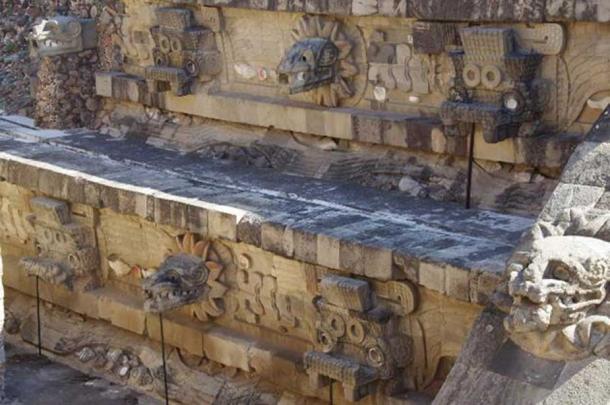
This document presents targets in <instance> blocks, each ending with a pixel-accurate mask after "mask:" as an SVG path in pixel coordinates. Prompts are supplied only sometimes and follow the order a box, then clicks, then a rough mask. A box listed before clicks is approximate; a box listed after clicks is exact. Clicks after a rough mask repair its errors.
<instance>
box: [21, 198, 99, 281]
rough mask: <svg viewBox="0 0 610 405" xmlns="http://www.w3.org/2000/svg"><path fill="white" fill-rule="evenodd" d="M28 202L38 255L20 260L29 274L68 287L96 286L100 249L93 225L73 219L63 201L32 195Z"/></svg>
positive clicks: (33, 237) (32, 236)
mask: <svg viewBox="0 0 610 405" xmlns="http://www.w3.org/2000/svg"><path fill="white" fill-rule="evenodd" d="M30 206H31V208H32V215H31V216H30V217H29V218H28V219H29V220H30V222H31V223H32V230H33V233H32V235H30V236H31V239H32V240H33V241H34V245H35V247H36V249H37V251H38V255H37V256H33V257H24V258H22V259H21V261H20V264H21V266H22V267H23V269H24V270H25V271H26V272H27V274H28V276H32V277H39V278H40V279H42V280H44V281H46V282H48V283H52V284H60V285H63V286H65V287H67V288H69V289H79V290H89V289H92V288H95V287H97V286H99V282H100V277H99V253H98V250H97V241H96V237H95V231H94V228H93V226H92V225H89V224H84V223H80V222H76V221H75V220H74V219H73V217H72V212H71V211H70V207H69V206H68V204H67V203H65V202H63V201H58V200H54V199H52V198H47V197H35V198H32V199H31V200H30Z"/></svg>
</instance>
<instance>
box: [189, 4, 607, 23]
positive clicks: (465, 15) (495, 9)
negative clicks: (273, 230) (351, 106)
mask: <svg viewBox="0 0 610 405" xmlns="http://www.w3.org/2000/svg"><path fill="white" fill-rule="evenodd" d="M200 2H201V3H202V4H204V5H206V6H215V7H237V8H247V9H253V10H270V11H287V12H298V13H319V14H331V15H337V16H350V15H353V16H387V17H407V18H420V19H429V20H447V21H523V22H542V21H598V22H606V21H608V20H609V19H610V12H609V10H610V7H609V6H608V5H607V4H606V0H451V1H447V0H262V1H261V0H200Z"/></svg>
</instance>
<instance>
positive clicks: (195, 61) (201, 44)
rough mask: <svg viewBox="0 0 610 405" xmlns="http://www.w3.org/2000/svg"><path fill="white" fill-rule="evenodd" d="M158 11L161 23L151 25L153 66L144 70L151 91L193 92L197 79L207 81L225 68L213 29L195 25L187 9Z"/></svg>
mask: <svg viewBox="0 0 610 405" xmlns="http://www.w3.org/2000/svg"><path fill="white" fill-rule="evenodd" d="M156 14H157V20H158V22H159V25H158V26H156V27H153V28H152V29H151V34H152V37H153V40H154V42H155V48H154V49H153V59H154V66H149V67H147V68H146V70H145V78H146V81H147V83H148V87H149V91H150V92H152V93H158V92H163V91H167V90H171V91H172V92H173V93H174V94H175V95H177V96H184V95H187V94H191V93H192V90H193V89H192V86H193V85H194V84H195V83H196V82H208V81H210V80H212V79H213V78H214V76H216V75H217V74H219V73H220V71H221V70H222V60H221V56H220V52H218V50H217V48H216V40H215V37H214V32H212V31H211V30H209V29H207V28H205V27H201V26H197V25H195V21H194V18H193V13H192V11H191V10H188V9H181V8H160V9H157V10H156Z"/></svg>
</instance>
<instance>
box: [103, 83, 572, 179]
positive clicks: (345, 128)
mask: <svg viewBox="0 0 610 405" xmlns="http://www.w3.org/2000/svg"><path fill="white" fill-rule="evenodd" d="M96 83H97V85H96V89H97V94H98V95H99V96H101V97H110V98H113V99H117V100H122V101H128V102H139V103H143V104H145V105H150V106H155V107H162V108H164V109H168V110H170V111H174V112H179V113H183V114H189V115H194V116H200V117H205V118H211V119H215V120H219V121H226V122H234V123H239V124H247V125H254V126H257V127H263V128H268V127H273V128H277V129H282V130H286V131H294V132H301V133H305V134H312V135H319V136H328V137H331V138H335V139H345V140H349V141H354V142H362V143H367V144H374V145H384V146H391V147H398V148H404V149H409V150H414V151H421V152H425V153H435V154H441V155H452V156H459V157H462V158H466V157H467V155H468V138H467V137H462V136H448V135H447V134H445V133H444V128H443V125H442V122H441V121H440V120H439V119H438V118H434V117H419V116H415V115H406V114H400V113H394V112H387V111H368V110H361V109H354V108H332V109H328V108H323V107H319V106H314V105H310V104H306V103H300V102H295V101H287V100H283V99H276V98H271V97H261V96H253V95H250V94H244V93H233V92H215V93H213V94H197V95H189V96H183V97H173V96H172V95H171V94H169V93H163V94H160V95H157V96H156V97H147V96H150V95H149V94H140V93H139V92H138V91H134V92H131V93H130V92H126V91H125V89H126V88H133V89H137V88H141V89H143V88H144V87H143V81H142V79H141V78H138V77H136V76H130V75H127V74H125V73H120V72H97V73H96ZM142 91H144V90H142ZM476 138H477V140H476V145H477V146H476V148H475V151H474V156H475V158H476V159H483V160H491V161H500V162H505V163H512V164H525V165H528V166H534V167H548V168H561V167H563V166H564V165H565V163H566V162H567V160H568V158H569V157H570V155H571V153H572V151H573V150H574V148H575V147H576V145H578V143H580V142H581V141H582V137H579V136H574V135H572V134H565V133H564V134H554V135H546V136H545V135H542V136H536V137H523V138H509V139H506V140H504V141H502V142H500V143H497V144H489V143H487V142H485V141H484V139H483V136H482V133H480V132H479V133H477V135H476Z"/></svg>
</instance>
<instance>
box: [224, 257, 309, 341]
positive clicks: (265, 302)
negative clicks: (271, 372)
mask: <svg viewBox="0 0 610 405" xmlns="http://www.w3.org/2000/svg"><path fill="white" fill-rule="evenodd" d="M238 264H239V268H238V269H237V280H236V281H237V289H235V290H233V291H232V292H233V299H232V308H231V312H232V313H233V317H234V318H235V319H237V320H239V321H242V322H246V323H250V324H257V325H264V326H266V327H269V328H273V329H278V330H280V331H281V332H288V331H291V330H292V329H294V328H297V327H302V326H304V325H305V323H306V320H305V319H300V320H299V318H300V317H299V316H298V315H297V313H296V311H295V308H293V307H294V305H293V304H294V301H295V300H296V297H293V296H291V295H289V294H285V293H282V292H281V291H280V290H279V288H278V280H277V277H274V276H273V275H271V274H264V273H262V272H260V271H256V270H254V269H252V268H251V266H252V260H251V258H250V257H249V256H248V255H246V254H242V255H240V257H239V259H238Z"/></svg>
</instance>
